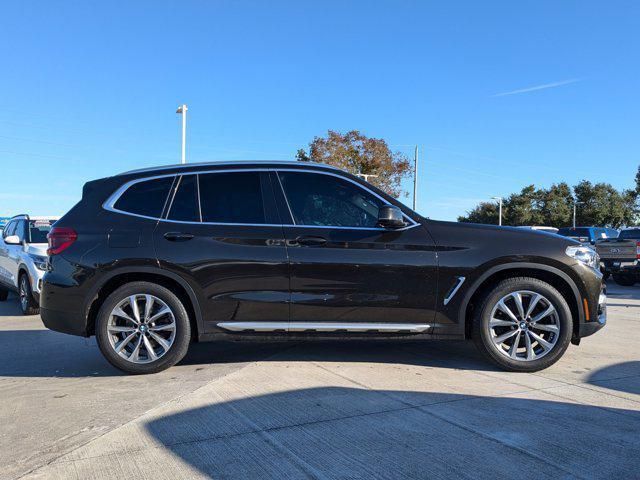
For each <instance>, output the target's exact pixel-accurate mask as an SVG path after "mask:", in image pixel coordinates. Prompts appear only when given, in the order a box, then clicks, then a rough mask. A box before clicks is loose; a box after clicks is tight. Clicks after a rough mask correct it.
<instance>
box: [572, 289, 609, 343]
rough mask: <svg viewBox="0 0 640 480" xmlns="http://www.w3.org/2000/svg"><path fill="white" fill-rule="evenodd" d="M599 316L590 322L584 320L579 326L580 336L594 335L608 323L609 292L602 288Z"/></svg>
mask: <svg viewBox="0 0 640 480" xmlns="http://www.w3.org/2000/svg"><path fill="white" fill-rule="evenodd" d="M597 312H598V316H597V318H596V319H595V320H592V321H590V322H583V323H581V324H580V325H579V326H578V338H582V337H588V336H589V335H593V334H594V333H596V332H597V331H598V330H600V329H601V328H602V327H604V326H605V325H606V324H607V292H606V290H604V289H603V290H602V292H600V296H599V297H598V309H597Z"/></svg>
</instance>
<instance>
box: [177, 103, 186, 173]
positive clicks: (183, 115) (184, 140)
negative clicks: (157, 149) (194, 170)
mask: <svg viewBox="0 0 640 480" xmlns="http://www.w3.org/2000/svg"><path fill="white" fill-rule="evenodd" d="M176 113H181V114H182V161H181V163H187V158H186V143H187V106H186V105H185V104H184V103H183V104H182V105H180V106H179V107H178V110H176Z"/></svg>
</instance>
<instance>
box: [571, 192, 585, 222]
mask: <svg viewBox="0 0 640 480" xmlns="http://www.w3.org/2000/svg"><path fill="white" fill-rule="evenodd" d="M579 203H580V204H582V203H584V202H578V201H577V200H575V199H574V200H573V228H576V205H578V204H579Z"/></svg>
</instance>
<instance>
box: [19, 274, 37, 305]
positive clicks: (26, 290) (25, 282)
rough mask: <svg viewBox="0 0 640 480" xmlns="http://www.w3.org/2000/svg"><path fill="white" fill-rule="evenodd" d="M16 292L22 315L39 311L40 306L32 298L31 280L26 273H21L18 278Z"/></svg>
mask: <svg viewBox="0 0 640 480" xmlns="http://www.w3.org/2000/svg"><path fill="white" fill-rule="evenodd" d="M18 293H19V295H20V310H22V313H23V314H24V315H37V314H38V313H40V306H39V305H38V302H36V301H35V299H34V298H33V293H32V292H31V281H30V280H29V275H27V274H26V273H22V274H21V275H20V278H19V279H18Z"/></svg>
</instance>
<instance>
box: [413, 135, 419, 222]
mask: <svg viewBox="0 0 640 480" xmlns="http://www.w3.org/2000/svg"><path fill="white" fill-rule="evenodd" d="M417 198H418V146H417V145H416V152H415V156H414V157H413V211H414V212H415V210H416V201H417Z"/></svg>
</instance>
